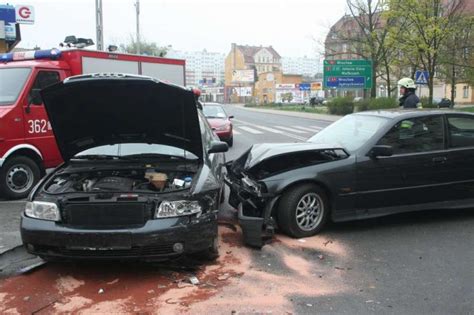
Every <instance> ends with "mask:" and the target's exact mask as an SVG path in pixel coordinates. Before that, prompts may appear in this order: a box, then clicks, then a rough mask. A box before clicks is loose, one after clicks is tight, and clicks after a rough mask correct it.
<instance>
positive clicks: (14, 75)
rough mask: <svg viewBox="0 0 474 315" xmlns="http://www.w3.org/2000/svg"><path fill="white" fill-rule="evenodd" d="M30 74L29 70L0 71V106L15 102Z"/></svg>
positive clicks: (6, 69) (7, 69) (5, 69)
mask: <svg viewBox="0 0 474 315" xmlns="http://www.w3.org/2000/svg"><path fill="white" fill-rule="evenodd" d="M30 72H31V69H30V68H4V69H0V82H1V83H2V84H0V106H1V105H11V104H14V103H15V102H16V100H17V99H18V96H19V95H20V91H21V90H22V89H23V86H24V85H25V82H26V79H28V75H29V74H30Z"/></svg>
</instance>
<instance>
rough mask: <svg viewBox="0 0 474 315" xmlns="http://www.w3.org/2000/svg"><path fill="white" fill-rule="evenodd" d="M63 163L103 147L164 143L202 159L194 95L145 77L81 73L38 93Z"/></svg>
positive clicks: (177, 87) (180, 88)
mask: <svg viewBox="0 0 474 315" xmlns="http://www.w3.org/2000/svg"><path fill="white" fill-rule="evenodd" d="M41 95H42V97H43V101H44V104H45V107H46V111H47V113H48V116H49V119H50V122H51V126H52V128H53V131H54V135H55V137H56V141H57V144H58V147H59V150H60V152H61V154H62V156H63V159H64V160H65V161H67V160H69V159H70V158H71V157H73V156H74V155H75V154H77V153H79V152H81V151H84V150H86V149H89V148H92V147H97V146H100V145H106V144H117V143H150V144H164V145H169V146H173V147H177V148H181V149H183V150H186V151H189V152H191V153H193V154H195V155H196V156H197V157H199V158H200V159H202V157H203V149H202V140H201V132H200V128H199V120H198V114H197V107H196V103H195V100H194V95H193V93H192V92H191V91H189V90H186V89H184V88H182V87H179V86H175V85H171V84H166V83H163V82H160V81H157V80H154V79H152V78H149V77H142V76H132V75H121V74H116V75H94V74H93V75H83V76H76V77H70V78H68V79H66V80H65V81H64V82H61V83H58V84H55V85H53V86H51V87H48V88H46V89H44V90H43V91H42V92H41Z"/></svg>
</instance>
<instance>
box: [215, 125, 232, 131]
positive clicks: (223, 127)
mask: <svg viewBox="0 0 474 315" xmlns="http://www.w3.org/2000/svg"><path fill="white" fill-rule="evenodd" d="M229 128H230V125H228V124H225V125H222V126H220V127H217V128H216V130H217V131H224V130H227V129H229Z"/></svg>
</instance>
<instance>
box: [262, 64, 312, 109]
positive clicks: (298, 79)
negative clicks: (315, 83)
mask: <svg viewBox="0 0 474 315" xmlns="http://www.w3.org/2000/svg"><path fill="white" fill-rule="evenodd" d="M302 82H303V76H302V75H296V74H283V72H282V71H273V72H264V73H261V74H260V75H259V76H258V81H257V82H256V83H255V93H254V96H255V98H256V102H257V103H258V104H266V103H275V102H280V101H281V95H280V93H278V92H281V91H284V92H285V93H286V94H288V93H290V94H292V98H293V97H294V96H293V95H295V94H299V92H300V91H299V89H298V85H299V84H301V83H302ZM279 96H280V97H279Z"/></svg>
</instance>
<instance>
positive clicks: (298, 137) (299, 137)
mask: <svg viewBox="0 0 474 315" xmlns="http://www.w3.org/2000/svg"><path fill="white" fill-rule="evenodd" d="M234 121H235V122H237V123H239V124H242V125H247V126H252V127H253V128H259V129H262V130H265V131H269V132H273V133H278V134H280V135H282V136H285V137H288V138H292V139H295V140H299V141H301V142H305V141H306V139H307V138H305V137H302V136H297V135H294V134H290V133H287V132H285V131H281V130H277V129H273V128H270V127H265V126H260V125H256V124H253V123H249V122H246V121H243V120H239V119H234ZM234 126H235V125H234ZM239 126H241V125H238V126H237V127H239Z"/></svg>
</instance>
